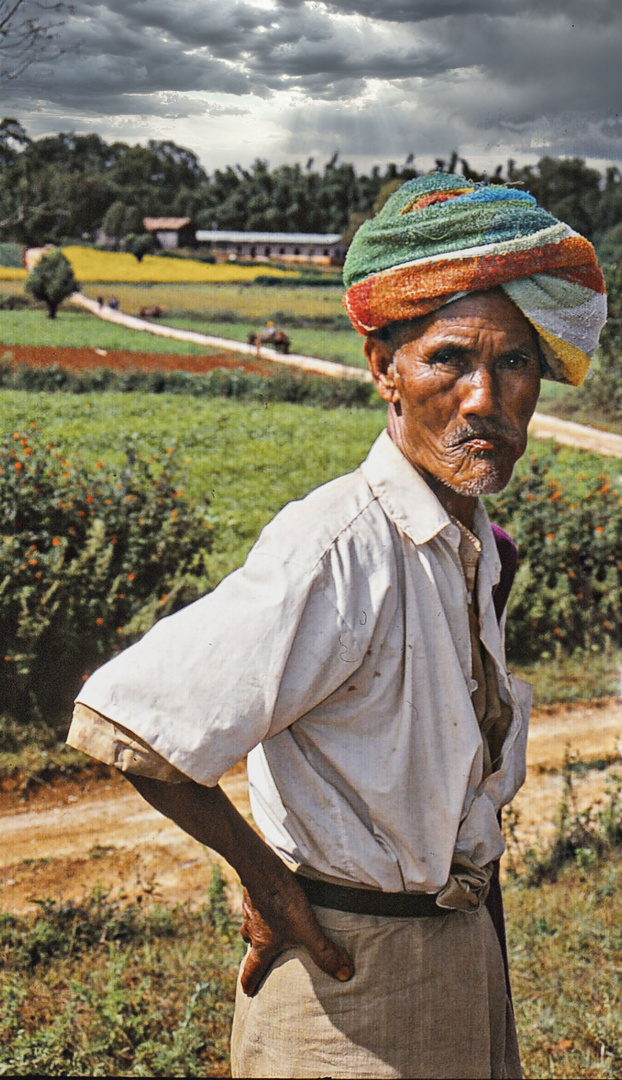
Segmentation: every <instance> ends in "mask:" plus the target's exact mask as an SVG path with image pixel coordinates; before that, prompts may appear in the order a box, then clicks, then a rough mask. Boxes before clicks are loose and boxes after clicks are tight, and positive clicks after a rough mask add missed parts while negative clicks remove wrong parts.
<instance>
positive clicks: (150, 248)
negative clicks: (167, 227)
mask: <svg viewBox="0 0 622 1080" xmlns="http://www.w3.org/2000/svg"><path fill="white" fill-rule="evenodd" d="M121 247H122V250H123V251H129V253H130V255H133V256H134V258H135V259H137V260H138V262H139V263H140V262H142V261H143V259H144V257H145V255H153V254H154V253H155V252H156V251H157V249H158V245H157V243H156V238H155V236H154V235H153V233H148V232H147V233H128V234H127V236H125V237H124V238H123V241H122V243H121Z"/></svg>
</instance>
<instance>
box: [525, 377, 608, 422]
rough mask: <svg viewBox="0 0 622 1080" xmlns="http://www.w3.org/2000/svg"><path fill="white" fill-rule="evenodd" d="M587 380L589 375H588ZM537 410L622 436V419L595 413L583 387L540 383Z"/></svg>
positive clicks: (546, 382) (544, 381) (546, 381)
mask: <svg viewBox="0 0 622 1080" xmlns="http://www.w3.org/2000/svg"><path fill="white" fill-rule="evenodd" d="M588 378H589V375H588ZM538 410H539V412H541V413H548V414H549V415H551V416H559V417H561V418H562V419H564V420H571V421H573V422H574V423H575V424H587V425H588V426H590V427H595V428H599V429H600V430H601V431H613V432H615V433H617V434H618V435H622V418H621V417H617V416H614V415H611V414H608V415H607V416H604V415H603V414H602V413H601V412H596V411H595V409H594V406H593V405H591V404H590V403H589V401H588V400H587V399H586V396H585V391H584V387H581V386H579V387H575V386H566V385H564V383H556V382H549V381H548V380H543V381H542V388H541V391H540V400H539V401H538Z"/></svg>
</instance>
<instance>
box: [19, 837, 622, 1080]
mask: <svg viewBox="0 0 622 1080" xmlns="http://www.w3.org/2000/svg"><path fill="white" fill-rule="evenodd" d="M95 854H96V853H94V857H95ZM621 885H622V855H621V853H620V851H619V849H613V850H611V851H610V853H609V857H608V858H607V859H606V860H602V859H601V860H599V859H595V860H594V861H593V862H592V864H591V865H589V867H586V865H585V859H584V860H583V861H581V859H579V860H578V861H577V860H574V861H572V862H569V863H568V864H567V865H566V866H565V867H563V868H561V869H560V870H559V872H558V873H557V876H556V879H555V880H554V881H549V880H544V881H542V882H541V883H540V885H539V887H537V888H534V887H530V885H529V883H528V881H527V878H526V877H525V875H523V876H519V877H516V878H515V879H513V880H510V881H509V882H508V884H507V885H506V887H505V889H504V896H505V909H506V920H507V930H508V945H509V954H510V967H511V974H512V984H513V992H514V1008H515V1013H516V1020H517V1026H518V1032H519V1040H520V1043H521V1050H522V1057H523V1066H524V1073H525V1077H526V1078H534V1080H536V1078H537V1080H544V1078H555V1080H557V1078H603V1080H604V1078H614V1077H620V1076H621V1075H622V1029H621V1025H620V1015H621V1011H620V1010H621V1006H622V987H621V984H620V978H619V972H620V967H621V965H622V931H621V929H620V928H621V927H622V889H621V888H620V886H621ZM33 904H34V905H35V906H36V913H35V914H33V915H32V916H30V917H17V916H13V915H10V914H5V915H1V916H0V957H1V959H2V963H3V982H2V992H1V994H0V1075H11V1076H33V1075H51V1076H67V1075H73V1076H75V1075H88V1076H114V1075H121V1076H163V1075H168V1076H228V1075H229V1068H228V1039H229V1025H230V1020H231V1015H232V1002H233V995H234V987H235V978H236V969H237V965H238V962H239V959H240V956H241V951H242V949H241V943H240V940H239V938H238V934H237V923H236V921H235V920H233V919H232V918H231V916H230V914H229V911H228V906H227V902H226V897H225V892H224V887H223V880H222V876H221V875H220V873H219V872H218V870H216V871H215V873H214V875H213V877H212V884H211V886H210V890H209V895H208V897H207V898H206V903H205V904H204V906H203V907H201V908H200V909H199V910H198V911H189V910H187V909H185V908H181V907H166V906H157V905H156V906H149V899H148V896H145V898H144V900H143V899H142V898H139V900H138V902H134V903H126V902H124V901H123V897H119V898H112V897H111V896H110V894H109V893H107V892H106V891H105V889H104V888H103V887H102V888H100V889H98V890H96V891H95V892H94V893H93V894H92V895H91V896H89V897H87V898H85V899H84V900H83V901H82V902H81V903H63V902H60V901H53V900H50V899H35V900H34V901H33Z"/></svg>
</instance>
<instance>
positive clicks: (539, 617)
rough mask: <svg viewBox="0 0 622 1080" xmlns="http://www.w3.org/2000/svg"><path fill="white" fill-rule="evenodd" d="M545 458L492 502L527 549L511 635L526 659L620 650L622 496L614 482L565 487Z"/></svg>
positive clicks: (511, 649) (510, 643) (513, 601)
mask: <svg viewBox="0 0 622 1080" xmlns="http://www.w3.org/2000/svg"><path fill="white" fill-rule="evenodd" d="M545 454H546V452H544V453H542V454H538V455H536V454H532V455H531V458H530V460H529V462H528V464H529V466H530V467H529V469H526V468H523V469H522V470H521V471H520V473H519V474H518V475H517V476H516V477H515V478H514V480H513V481H512V483H511V484H510V486H509V487H508V488H507V489H506V491H505V492H503V493H502V494H501V495H498V496H496V497H495V498H494V500H492V501H491V503H490V512H491V514H492V515H493V516H494V520H495V521H497V522H498V523H499V524H500V525H502V526H503V527H504V528H507V530H508V532H509V533H510V534H511V536H512V537H513V538H514V540H515V542H516V543H517V545H518V549H519V555H520V561H519V569H518V573H517V576H516V581H515V583H514V587H513V589H512V593H511V596H510V601H509V607H508V622H507V630H506V635H507V647H508V653H509V655H510V656H511V657H513V658H517V659H523V660H530V659H533V658H535V657H537V656H539V655H542V653H543V651H544V652H547V653H548V654H549V655H551V654H552V653H554V652H555V647H556V646H557V647H558V648H563V650H564V651H565V652H573V651H574V650H575V649H583V650H588V651H589V650H590V649H601V648H603V647H606V646H607V645H608V644H609V645H611V644H614V643H615V644H617V643H619V633H620V625H621V621H622V497H621V495H620V492H619V491H618V490H617V489H616V488H615V486H614V485H613V484H612V483H611V481H610V480H609V479H608V478H607V477H606V476H600V477H597V478H595V479H593V480H592V481H591V482H589V483H587V485H586V487H585V490H583V491H580V488H579V485H578V484H577V483H576V482H575V485H574V486H572V485H569V484H568V483H563V484H562V482H561V481H560V478H559V477H556V476H555V474H554V472H553V471H552V468H551V465H550V464H549V463H548V462H547V459H546V456H545ZM549 460H550V459H549ZM578 479H579V483H580V479H581V478H578ZM585 479H586V478H585V477H584V480H585Z"/></svg>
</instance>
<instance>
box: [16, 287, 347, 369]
mask: <svg viewBox="0 0 622 1080" xmlns="http://www.w3.org/2000/svg"><path fill="white" fill-rule="evenodd" d="M84 293H85V295H87V296H90V297H91V298H92V299H95V298H96V297H97V296H99V295H100V294H102V293H103V295H104V296H106V297H107V296H108V295H109V294H111V293H114V295H115V296H116V297H117V299H118V300H119V302H120V304H121V309H122V310H123V311H124V312H126V313H127V314H128V315H137V314H138V313H139V311H140V309H141V308H142V307H145V306H153V305H155V304H158V305H159V306H160V307H162V308H163V309H164V312H165V314H164V316H163V319H162V322H164V323H166V324H167V325H169V326H176V327H178V328H180V329H182V330H194V331H196V332H197V333H203V334H208V335H209V334H211V335H214V336H216V337H222V338H231V339H233V340H234V341H246V339H247V335H248V333H249V332H250V331H253V330H257V329H261V328H262V327H263V326H264V325H265V323H266V322H267V321H268V320H272V321H273V322H275V323H276V324H277V325H278V326H279V327H282V328H283V329H284V330H286V331H287V333H288V334H289V336H290V338H291V351H292V352H298V353H302V354H303V355H304V356H317V357H320V359H323V360H331V361H334V362H335V361H336V362H337V363H341V364H348V365H350V366H352V367H365V366H366V362H365V358H364V356H363V339H362V338H361V336H360V334H357V333H356V331H355V330H353V329H352V327H351V326H350V324H349V321H348V318H347V316H346V314H345V311H344V309H343V305H342V300H341V298H342V290H341V289H337V288H335V287H331V288H328V287H326V288H313V289H302V288H291V287H290V288H288V287H286V286H283V287H281V286H278V287H274V288H269V287H266V286H261V285H246V286H244V285H153V286H146V285H137V286H132V285H119V286H116V285H115V286H114V287H112V288H107V289H101V288H98V287H97V286H96V285H88V286H85V288H84ZM10 295H16V296H19V295H23V289H22V287H21V285H19V287H18V285H17V284H15V283H12V282H5V283H2V288H0V296H10ZM0 340H1V342H2V343H4V344H11V345H29V344H32V345H46V344H50V345H62V346H75V347H82V346H87V347H88V346H93V347H98V348H105V349H115V348H117V349H133V350H140V351H145V352H172V353H179V354H181V355H188V354H190V353H198V352H203V353H205V352H209V351H210V350H209V348H207V347H204V346H199V345H192V344H190V343H187V342H175V341H171V340H168V339H162V338H158V337H156V336H155V335H151V334H143V333H138V332H136V331H132V330H127V331H126V330H124V329H123V327H117V326H115V325H114V324H113V323H105V322H103V321H102V320H100V319H97V318H96V317H95V316H92V315H88V314H85V313H84V312H77V311H76V310H75V309H73V308H72V306H71V304H70V303H68V302H65V304H64V305H63V307H62V308H61V310H60V312H59V315H58V318H57V319H55V320H50V319H47V318H46V316H45V313H44V311H43V310H39V311H32V310H26V311H23V310H22V311H13V312H11V311H2V312H0Z"/></svg>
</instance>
